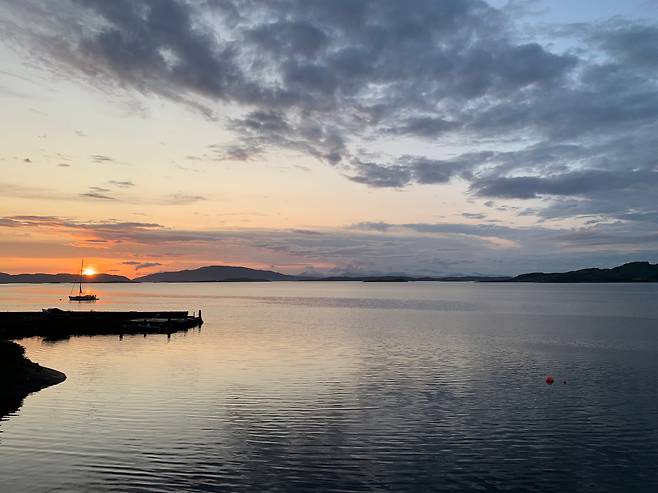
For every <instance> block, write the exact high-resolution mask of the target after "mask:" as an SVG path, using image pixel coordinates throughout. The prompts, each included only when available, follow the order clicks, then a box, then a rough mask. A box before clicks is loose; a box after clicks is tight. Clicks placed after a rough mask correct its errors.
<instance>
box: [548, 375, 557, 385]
mask: <svg viewBox="0 0 658 493" xmlns="http://www.w3.org/2000/svg"><path fill="white" fill-rule="evenodd" d="M553 382H555V380H554V379H553V377H552V376H550V375H549V376H547V377H546V383H547V384H548V385H553Z"/></svg>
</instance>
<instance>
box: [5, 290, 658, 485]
mask: <svg viewBox="0 0 658 493" xmlns="http://www.w3.org/2000/svg"><path fill="white" fill-rule="evenodd" d="M96 290H97V291H98V292H99V295H100V297H101V298H102V301H101V302H100V303H97V304H96V305H95V307H94V308H95V309H128V308H131V309H148V310H151V309H189V310H198V309H202V310H203V315H204V319H205V320H206V323H205V325H204V326H203V328H202V329H201V330H200V331H190V332H188V333H187V334H175V335H173V336H172V337H171V339H169V340H168V339H167V337H166V336H148V337H146V338H144V337H141V336H139V337H124V338H123V340H119V338H118V337H92V338H89V337H82V338H73V339H71V340H68V341H60V342H56V343H44V342H42V341H41V340H38V339H30V340H25V341H22V343H23V344H24V345H25V346H26V347H27V349H28V354H29V357H30V358H31V359H33V360H34V361H37V362H39V363H41V364H42V365H44V366H49V367H51V368H56V369H59V370H61V371H63V372H65V373H66V374H67V376H68V379H67V381H66V382H64V383H63V384H61V385H58V386H56V387H51V388H49V389H46V390H43V391H41V392H38V393H36V394H33V395H31V396H29V397H28V398H27V399H26V400H25V402H24V405H23V407H22V408H21V409H20V410H19V411H18V412H17V413H16V414H15V415H12V416H8V417H6V418H5V419H4V420H3V421H2V422H1V423H0V491H3V492H5V491H6V492H23V491H25V492H46V491H48V492H69V491H89V492H104V491H112V492H116V491H119V492H121V491H125V492H140V491H144V492H146V491H148V492H151V491H157V492H179V491H262V490H275V491H384V490H389V491H450V490H457V491H478V490H481V491H542V492H547V491H555V492H565V491H582V492H592V491H624V492H640V491H642V492H644V491H646V492H655V491H658V285H640V284H634V285H631V284H618V285H541V284H472V283H429V282H428V283H408V284H373V283H319V282H318V283H287V282H283V283H254V284H233V283H228V284H207V283H204V284H142V285H98V286H96ZM66 295H68V287H66V286H58V285H39V286H18V285H4V286H0V309H2V310H14V309H22V310H24V309H41V308H42V307H49V306H63V307H67V308H68V303H62V302H60V301H58V300H59V298H62V297H65V296H66ZM549 374H550V375H553V376H554V377H555V379H556V384H555V385H553V386H548V385H546V383H544V379H545V377H546V375H549ZM565 380H566V382H567V383H566V384H563V383H562V382H563V381H565Z"/></svg>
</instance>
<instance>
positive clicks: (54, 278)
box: [0, 272, 130, 284]
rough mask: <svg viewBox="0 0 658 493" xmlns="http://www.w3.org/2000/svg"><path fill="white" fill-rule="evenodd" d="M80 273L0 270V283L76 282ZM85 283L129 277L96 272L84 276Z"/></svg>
mask: <svg viewBox="0 0 658 493" xmlns="http://www.w3.org/2000/svg"><path fill="white" fill-rule="evenodd" d="M79 279H80V274H15V275H11V274H5V273H4V272H0V284H10V283H32V284H48V283H74V282H78V280H79ZM84 282H85V284H88V283H91V282H130V279H128V278H127V277H124V276H115V275H112V274H96V275H95V276H93V277H88V278H85V280H84Z"/></svg>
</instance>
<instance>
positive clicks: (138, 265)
mask: <svg viewBox="0 0 658 493" xmlns="http://www.w3.org/2000/svg"><path fill="white" fill-rule="evenodd" d="M121 263H122V264H123V265H131V266H133V267H134V268H135V270H144V269H150V268H151V267H159V266H161V265H162V264H161V263H160V262H137V261H132V260H131V261H127V262H121Z"/></svg>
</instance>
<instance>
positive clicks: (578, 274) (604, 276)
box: [512, 262, 658, 283]
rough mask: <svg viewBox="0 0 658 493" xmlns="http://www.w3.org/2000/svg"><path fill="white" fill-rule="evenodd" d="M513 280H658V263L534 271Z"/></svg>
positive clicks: (633, 263) (632, 263)
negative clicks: (609, 267) (567, 270)
mask: <svg viewBox="0 0 658 493" xmlns="http://www.w3.org/2000/svg"><path fill="white" fill-rule="evenodd" d="M512 281H513V282H562V283H565V282H658V264H650V263H649V262H631V263H628V264H624V265H620V266H619V267H613V268H612V269H581V270H573V271H569V272H556V273H550V274H545V273H544V272H532V273H530V274H521V275H520V276H516V277H514V278H513V279H512Z"/></svg>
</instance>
